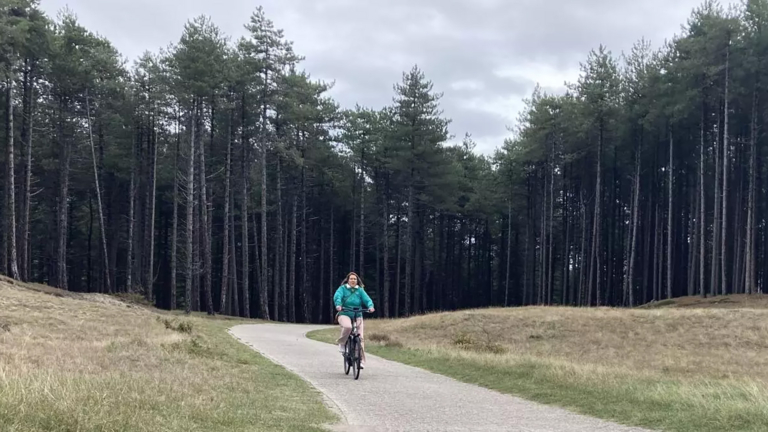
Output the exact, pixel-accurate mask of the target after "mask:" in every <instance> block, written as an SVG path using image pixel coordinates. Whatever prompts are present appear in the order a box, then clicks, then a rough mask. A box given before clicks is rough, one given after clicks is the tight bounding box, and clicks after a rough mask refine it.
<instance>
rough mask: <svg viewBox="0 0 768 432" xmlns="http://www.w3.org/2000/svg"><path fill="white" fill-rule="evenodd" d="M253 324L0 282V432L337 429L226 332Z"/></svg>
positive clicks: (279, 372)
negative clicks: (238, 326)
mask: <svg viewBox="0 0 768 432" xmlns="http://www.w3.org/2000/svg"><path fill="white" fill-rule="evenodd" d="M254 322H255V321H247V320H239V319H226V318H214V319H210V318H206V317H204V316H203V315H193V316H185V315H180V314H171V313H163V312H160V311H157V310H154V309H149V308H145V307H142V306H139V305H136V304H131V303H127V302H123V301H120V300H118V299H116V298H114V297H109V296H103V295H96V294H73V293H68V292H65V291H60V290H56V289H53V288H49V287H45V286H41V285H32V284H21V283H18V282H15V283H14V282H11V281H9V280H8V279H0V430H2V431H24V432H35V431H46V432H55V431H61V432H63V431H83V432H86V431H94V432H95V431H100V432H103V431H125V432H132V431H184V432H187V431H222V432H223V431H227V432H230V431H254V430H257V431H262V430H263V431H312V430H324V429H323V428H322V425H326V424H335V423H337V421H338V416H337V415H336V414H334V413H333V412H332V411H331V410H329V409H328V408H327V407H326V405H325V404H324V403H323V399H322V395H321V394H320V393H319V392H318V391H317V390H315V389H314V388H312V387H311V386H310V385H309V384H307V383H306V382H305V381H303V380H302V379H301V378H299V377H297V376H296V375H294V374H292V373H290V372H288V371H286V370H285V369H284V368H282V367H280V366H278V365H276V364H275V363H273V362H271V361H269V360H267V359H265V358H264V357H262V356H259V355H257V354H255V353H254V352H253V351H252V350H251V349H249V348H248V347H247V346H245V345H242V344H241V343H239V342H238V341H237V340H235V339H234V338H232V337H231V336H230V335H229V334H228V333H227V330H228V329H229V328H231V327H232V326H235V325H238V324H248V323H254Z"/></svg>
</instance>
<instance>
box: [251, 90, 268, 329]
mask: <svg viewBox="0 0 768 432" xmlns="http://www.w3.org/2000/svg"><path fill="white" fill-rule="evenodd" d="M266 109H267V108H266V104H265V105H264V113H263V114H262V124H261V127H262V129H261V281H260V282H261V283H260V285H261V286H260V287H259V288H260V289H259V313H260V316H261V318H263V319H265V320H269V301H268V296H267V294H268V289H269V288H268V279H269V267H268V266H269V265H268V260H267V137H266V131H265V128H266ZM253 229H254V230H255V229H256V227H255V226H254V227H253ZM255 247H259V244H258V243H256V245H255ZM256 265H257V266H258V265H259V264H258V263H257V264H256Z"/></svg>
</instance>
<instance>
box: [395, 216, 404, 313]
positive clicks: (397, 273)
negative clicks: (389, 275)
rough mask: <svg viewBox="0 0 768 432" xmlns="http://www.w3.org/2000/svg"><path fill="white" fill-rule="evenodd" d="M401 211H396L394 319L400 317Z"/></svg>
mask: <svg viewBox="0 0 768 432" xmlns="http://www.w3.org/2000/svg"><path fill="white" fill-rule="evenodd" d="M400 212H401V210H400V209H399V208H398V210H397V267H396V268H395V315H394V317H395V318H399V317H400V271H401V261H402V260H401V255H402V227H401V225H402V223H401V221H400V214H401V213H400Z"/></svg>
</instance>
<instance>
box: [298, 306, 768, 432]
mask: <svg viewBox="0 0 768 432" xmlns="http://www.w3.org/2000/svg"><path fill="white" fill-rule="evenodd" d="M732 300H734V301H733V302H732V303H730V302H728V301H726V302H724V301H723V300H717V299H713V300H709V301H707V302H706V304H705V305H704V306H705V308H702V307H693V306H691V303H693V302H694V301H693V300H690V299H685V300H679V301H677V302H675V303H674V304H667V305H665V306H664V307H663V308H656V309H643V310H614V309H571V308H537V307H532V308H523V309H508V310H496V309H490V310H476V311H466V312H456V313H443V314H434V315H427V316H421V317H414V318H410V319H404V320H370V321H367V322H366V339H367V342H366V347H367V349H368V352H371V353H373V354H377V355H380V356H382V357H385V358H388V359H391V360H396V361H400V362H403V363H406V364H410V365H413V366H417V367H422V368H424V369H428V370H431V371H434V372H437V373H441V374H444V375H447V376H451V377H453V378H456V379H458V380H461V381H464V382H469V383H474V384H478V385H481V386H485V387H487V388H491V389H495V390H498V391H501V392H505V393H509V394H514V395H518V396H521V397H525V398H527V399H531V400H535V401H539V402H543V403H547V404H553V405H558V406H563V407H566V408H568V409H571V410H573V411H575V412H579V413H583V414H587V415H591V416H595V417H599V418H604V419H609V420H613V421H617V422H620V423H623V424H629V425H637V426H644V427H648V428H654V429H661V430H666V431H684V432H689V431H690V432H694V431H696V432H703V431H712V432H714V431H718V432H719V431H726V430H727V431H765V430H768V310H761V307H762V306H763V305H765V304H766V303H765V298H762V297H760V298H758V299H757V300H754V301H750V304H752V305H757V306H754V307H755V309H745V308H743V305H744V304H745V303H746V302H747V300H745V299H743V298H738V297H737V298H734V299H732ZM696 302H698V301H696ZM726 304H730V305H731V306H736V308H727V307H726V306H725V305H726ZM659 306H662V305H659ZM337 333H338V332H337V331H336V330H335V329H334V330H327V331H320V332H314V333H311V334H310V337H312V338H315V339H317V340H322V341H325V342H329V343H331V342H332V341H333V340H334V339H335V338H336V337H337V336H338V335H337ZM371 373H375V371H373V370H372V371H371Z"/></svg>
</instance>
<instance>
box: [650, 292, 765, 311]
mask: <svg viewBox="0 0 768 432" xmlns="http://www.w3.org/2000/svg"><path fill="white" fill-rule="evenodd" d="M656 308H695V309H710V308H711V309H758V310H764V309H768V296H766V295H744V294H733V295H727V296H717V297H707V298H702V297H680V298H675V299H672V300H661V301H659V302H654V303H649V304H647V305H644V306H641V307H640V309H656Z"/></svg>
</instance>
